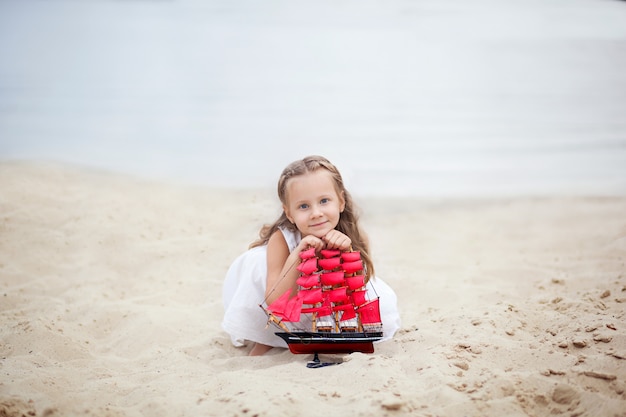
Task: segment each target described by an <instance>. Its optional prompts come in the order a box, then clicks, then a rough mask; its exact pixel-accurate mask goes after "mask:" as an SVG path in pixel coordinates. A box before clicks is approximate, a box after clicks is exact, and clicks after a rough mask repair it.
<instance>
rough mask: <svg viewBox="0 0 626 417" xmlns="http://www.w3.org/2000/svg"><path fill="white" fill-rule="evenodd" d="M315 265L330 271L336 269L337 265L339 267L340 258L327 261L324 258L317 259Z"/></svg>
mask: <svg viewBox="0 0 626 417" xmlns="http://www.w3.org/2000/svg"><path fill="white" fill-rule="evenodd" d="M317 264H318V265H319V266H320V268H322V269H325V270H327V271H330V270H332V269H335V268H337V267H338V266H339V265H341V258H340V257H334V258H328V259H326V258H324V259H319V260H318V261H317Z"/></svg>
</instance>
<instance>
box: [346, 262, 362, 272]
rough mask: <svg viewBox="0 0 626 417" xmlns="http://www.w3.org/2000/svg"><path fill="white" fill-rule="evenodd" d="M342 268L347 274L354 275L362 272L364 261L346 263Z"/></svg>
mask: <svg viewBox="0 0 626 417" xmlns="http://www.w3.org/2000/svg"><path fill="white" fill-rule="evenodd" d="M341 267H342V268H343V270H344V271H346V273H347V274H352V273H353V272H356V271H360V270H362V269H363V261H361V260H358V261H354V262H344V263H343V264H342V265H341Z"/></svg>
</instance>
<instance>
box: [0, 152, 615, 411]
mask: <svg viewBox="0 0 626 417" xmlns="http://www.w3.org/2000/svg"><path fill="white" fill-rule="evenodd" d="M355 198H356V201H357V202H358V203H359V204H360V206H361V208H362V209H363V224H364V226H365V227H366V229H367V230H368V232H369V234H370V237H371V239H372V243H373V248H372V250H373V256H374V259H375V261H376V267H377V272H378V274H379V275H380V276H381V277H383V278H385V280H386V281H387V282H388V283H389V284H390V285H391V286H392V287H393V288H394V289H396V291H397V293H398V297H399V306H400V309H401V315H402V329H401V330H400V331H399V333H398V334H397V335H396V336H395V337H394V339H393V340H391V341H387V342H383V343H379V344H377V345H376V351H375V353H373V354H361V353H354V354H350V355H327V356H326V357H323V358H322V359H324V360H334V361H338V362H342V363H341V364H340V365H338V366H330V367H326V368H321V369H308V368H307V367H306V366H305V364H306V362H307V361H308V360H310V359H311V358H310V357H308V356H307V355H293V354H291V353H289V352H288V351H286V350H273V351H271V352H270V353H269V354H268V355H266V356H263V357H255V358H251V357H247V356H246V354H247V348H240V349H237V348H234V347H232V346H231V345H230V343H229V339H228V337H227V335H226V334H225V333H224V332H223V331H222V330H221V328H220V321H221V316H222V304H221V283H222V280H223V276H224V274H225V272H226V269H227V268H228V265H229V264H230V262H231V261H232V260H233V259H234V257H235V256H237V255H238V254H239V253H240V252H241V251H243V250H245V248H246V247H247V245H248V243H249V242H250V241H251V240H253V239H254V238H255V236H256V233H257V230H258V228H259V226H260V225H261V224H262V223H263V222H265V221H270V220H272V219H273V218H274V216H276V215H277V214H278V205H277V202H276V200H275V197H274V195H273V191H272V190H265V189H262V190H225V189H215V188H202V187H189V186H184V185H180V184H173V183H155V182H151V181H148V180H145V179H139V178H134V177H128V176H124V175H118V174H112V173H108V172H98V171H93V170H87V169H83V168H78V167H69V166H61V165H54V164H47V163H34V162H3V163H1V164H0V215H1V217H0V317H1V318H0V320H1V323H2V326H0V416H22V415H26V416H74V415H91V416H168V417H171V416H298V417H306V416H319V415H351V416H396V415H411V416H494V417H495V416H504V415H506V416H543V415H564V416H625V415H626V266H625V263H626V197H624V196H622V197H554V198H530V197H524V198H522V197H519V198H507V199H498V198H492V199H459V200H454V199H445V200H442V199H424V198H421V199H417V198H405V199H386V198H367V199H359V196H355Z"/></svg>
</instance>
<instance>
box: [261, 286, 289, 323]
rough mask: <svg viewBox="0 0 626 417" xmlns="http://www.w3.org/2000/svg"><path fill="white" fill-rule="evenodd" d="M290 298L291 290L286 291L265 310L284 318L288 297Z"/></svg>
mask: <svg viewBox="0 0 626 417" xmlns="http://www.w3.org/2000/svg"><path fill="white" fill-rule="evenodd" d="M290 296H291V289H288V290H287V291H285V292H284V293H283V295H281V296H280V297H278V298H277V299H276V300H274V302H273V303H272V304H270V305H268V306H267V309H268V310H269V311H271V312H272V313H274V314H275V315H277V316H278V317H280V318H284V317H285V311H286V310H287V303H288V302H289V297H290Z"/></svg>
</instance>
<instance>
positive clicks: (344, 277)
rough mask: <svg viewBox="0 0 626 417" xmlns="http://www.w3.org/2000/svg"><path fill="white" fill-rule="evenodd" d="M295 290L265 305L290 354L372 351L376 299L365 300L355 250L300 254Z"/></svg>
mask: <svg viewBox="0 0 626 417" xmlns="http://www.w3.org/2000/svg"><path fill="white" fill-rule="evenodd" d="M300 258H301V263H300V264H299V265H298V267H297V269H298V271H300V276H299V278H298V280H297V284H298V291H297V293H296V294H295V295H293V296H292V294H291V292H292V291H291V289H289V290H287V291H286V292H285V293H284V294H282V295H281V296H280V297H279V298H278V299H276V300H275V301H274V302H273V303H271V304H270V305H268V306H267V307H263V306H261V307H262V308H263V309H264V310H265V312H266V313H267V315H268V317H269V321H268V322H271V323H273V324H275V325H277V326H279V327H280V328H281V330H283V331H281V332H276V335H277V336H279V337H281V338H282V339H283V340H284V341H285V342H286V343H287V345H288V346H289V350H290V351H291V352H292V353H304V354H306V353H314V354H316V358H317V353H352V352H363V353H373V352H374V346H373V342H375V341H377V340H380V339H382V337H383V332H382V322H381V318H380V308H379V300H378V297H376V298H375V299H373V300H370V299H368V295H367V289H366V281H365V274H364V268H363V261H362V260H361V254H360V252H352V251H351V252H341V251H339V250H321V251H320V253H319V256H318V255H317V254H316V252H315V249H314V248H311V249H308V250H306V251H303V252H301V253H300Z"/></svg>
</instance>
